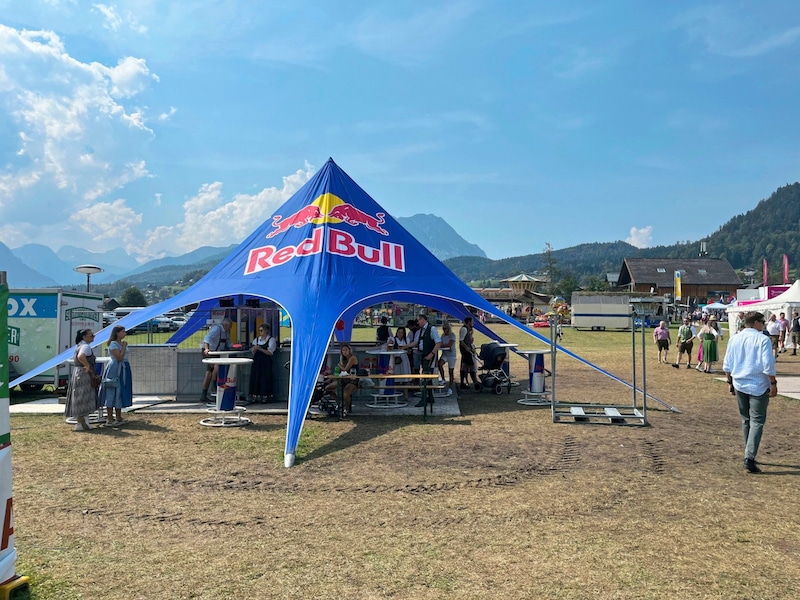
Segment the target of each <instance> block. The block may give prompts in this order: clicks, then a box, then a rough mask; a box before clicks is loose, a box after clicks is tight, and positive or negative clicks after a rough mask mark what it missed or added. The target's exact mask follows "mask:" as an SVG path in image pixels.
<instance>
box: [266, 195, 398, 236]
mask: <svg viewBox="0 0 800 600" xmlns="http://www.w3.org/2000/svg"><path fill="white" fill-rule="evenodd" d="M384 217H386V214H385V213H382V212H379V213H375V215H374V216H373V215H371V214H369V213H366V212H364V211H363V210H361V209H359V208H356V207H355V206H353V205H352V204H350V203H349V202H345V201H344V200H342V199H341V198H339V197H338V196H335V195H334V194H330V193H326V194H322V195H321V196H319V198H317V199H316V200H314V202H312V203H311V204H309V205H308V206H304V207H303V208H301V209H300V210H298V211H297V212H295V213H293V214H291V215H288V216H283V215H275V216H274V217H272V227H274V229H273V231H270V232H269V233H268V234H267V238H272V237H275V236H276V235H278V234H279V233H284V232H286V231H288V230H289V229H290V228H291V227H295V228H298V229H299V228H300V227H304V226H305V225H310V224H314V225H321V224H323V223H346V224H347V225H350V227H358V226H360V225H363V226H364V227H366V228H367V229H369V230H370V231H374V232H375V233H379V234H381V235H387V236H388V235H389V232H388V231H386V229H384V228H383V227H381V225H383V224H384V223H385V222H386V220H385V218H384Z"/></svg>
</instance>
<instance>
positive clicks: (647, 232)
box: [625, 225, 653, 248]
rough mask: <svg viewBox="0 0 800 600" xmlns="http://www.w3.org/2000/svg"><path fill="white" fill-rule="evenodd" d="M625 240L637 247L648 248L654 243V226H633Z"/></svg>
mask: <svg viewBox="0 0 800 600" xmlns="http://www.w3.org/2000/svg"><path fill="white" fill-rule="evenodd" d="M625 241H626V242H628V243H629V244H630V245H631V246H636V247H637V248H648V247H649V246H650V244H652V243H653V226H652V225H648V226H647V227H641V228H639V227H631V233H630V235H629V236H628V237H627V238H625Z"/></svg>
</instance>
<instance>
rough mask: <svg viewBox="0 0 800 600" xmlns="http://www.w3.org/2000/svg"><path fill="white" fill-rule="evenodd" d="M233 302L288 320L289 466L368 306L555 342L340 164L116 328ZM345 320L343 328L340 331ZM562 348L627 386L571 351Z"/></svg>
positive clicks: (191, 326) (187, 329) (184, 333)
mask: <svg viewBox="0 0 800 600" xmlns="http://www.w3.org/2000/svg"><path fill="white" fill-rule="evenodd" d="M232 295H244V296H248V297H255V298H265V299H267V300H271V301H273V302H276V303H277V304H279V305H281V306H282V307H283V308H284V310H285V311H286V312H287V313H288V314H289V316H290V317H291V321H292V329H291V331H292V336H291V349H292V357H293V360H292V362H291V371H290V376H289V414H288V419H287V431H286V444H285V448H284V462H285V465H286V466H287V467H289V466H291V465H292V464H294V460H295V452H296V449H297V442H298V439H299V437H300V432H301V430H302V427H303V421H304V419H305V415H306V412H307V410H308V407H309V404H310V401H311V396H312V392H313V390H314V384H315V382H316V379H317V374H318V373H319V370H320V368H321V366H322V363H323V361H324V360H325V352H326V350H327V347H328V341H329V340H330V338H331V335H332V333H336V334H337V335H338V336H339V337H340V338H342V337H343V338H346V339H349V333H350V331H349V328H350V327H352V322H353V319H354V318H355V316H356V315H357V314H358V313H359V312H360V311H361V310H363V309H364V308H367V307H370V306H373V305H375V304H379V303H381V302H388V301H390V300H392V301H397V302H414V303H417V304H422V305H425V306H428V307H430V308H432V309H435V310H439V311H442V312H444V313H447V314H450V315H452V316H454V317H457V318H462V319H463V318H464V317H466V316H469V315H470V311H469V309H468V308H467V307H468V306H473V307H475V308H478V309H480V310H483V311H485V312H487V313H489V314H492V315H494V316H496V317H498V318H500V319H503V320H505V321H506V322H508V323H510V324H511V325H514V326H516V327H518V328H519V329H521V330H523V331H525V332H526V333H528V334H530V335H532V336H534V337H536V338H538V339H540V340H542V341H544V342H547V343H549V340H547V339H546V338H544V337H543V336H542V335H540V334H538V333H537V332H535V331H533V330H531V329H529V328H527V327H525V326H523V325H520V324H519V323H518V322H517V321H515V320H513V319H509V318H507V316H506V315H505V314H504V313H503V312H502V311H501V310H499V309H498V308H497V307H495V306H494V305H492V304H490V303H489V302H487V301H486V300H484V299H483V298H481V297H480V296H479V295H478V294H477V293H476V292H475V291H473V290H472V289H471V288H470V287H469V286H467V285H466V284H465V283H464V282H462V281H461V280H460V279H458V277H456V276H455V275H454V274H453V272H452V271H450V270H449V269H448V268H447V267H445V266H444V265H443V264H442V263H441V262H440V261H439V260H438V259H437V258H436V257H435V256H434V255H433V254H431V253H430V252H429V251H428V250H427V249H426V248H424V247H423V246H422V244H420V243H419V242H418V241H417V240H415V239H414V238H413V237H412V236H411V235H410V234H409V233H408V232H407V231H406V230H405V229H403V227H402V226H400V225H399V224H398V223H397V221H395V220H394V219H393V218H392V217H391V216H390V215H388V214H387V213H386V212H385V211H384V210H383V209H382V208H381V207H380V206H379V205H378V204H377V203H376V202H375V201H374V200H373V199H372V198H370V196H369V195H368V194H367V193H366V192H365V191H364V190H362V189H361V188H360V187H359V186H358V185H357V184H356V183H355V182H354V181H353V180H352V179H351V178H350V177H349V176H348V175H347V174H346V173H345V172H344V171H343V170H342V169H340V168H339V166H338V165H336V163H334V162H333V159H329V160H328V161H327V162H326V163H325V165H324V166H323V167H322V169H321V170H320V171H319V172H317V173H316V174H315V175H314V177H312V178H311V179H310V180H309V181H308V182H307V183H306V184H305V185H304V186H303V187H302V188H301V189H300V190H298V191H297V192H296V193H295V194H294V195H293V196H292V197H291V198H290V199H289V200H287V201H286V203H285V204H284V205H283V206H281V207H280V208H279V209H278V210H277V211H276V212H275V214H274V215H273V216H272V217H271V218H270V219H269V220H268V221H267V222H265V223H264V224H263V225H261V227H259V228H258V229H256V230H255V231H254V232H253V233H252V234H251V235H250V237H248V238H247V239H246V240H244V241H243V242H242V243H241V244H240V245H239V246H238V247H237V248H236V249H235V250H234V251H233V252H232V253H231V254H230V255H229V256H228V257H227V258H226V259H225V260H223V261H222V262H220V263H219V264H218V265H217V266H216V267H214V268H213V269H212V270H211V271H209V273H208V274H207V275H206V276H205V277H203V278H202V279H201V280H200V281H198V282H197V283H195V284H194V285H193V286H191V287H190V288H187V289H186V290H184V291H183V292H181V293H180V294H178V295H176V296H174V297H173V298H170V299H169V300H166V301H164V302H161V303H159V304H156V305H153V306H149V307H147V308H145V309H142V310H139V311H136V312H134V313H131V314H130V315H128V316H126V317H124V318H122V319H120V320H119V321H117V322H115V323H114V325H122V326H124V327H126V328H127V329H130V328H131V327H133V326H135V325H137V324H139V323H144V322H147V321H148V320H149V319H152V318H153V317H156V316H158V315H161V314H164V313H166V312H168V311H170V310H174V309H176V308H180V307H182V306H186V305H188V304H193V303H200V306H201V307H202V306H203V305H204V304H205V305H211V304H212V301H213V300H214V299H216V298H220V297H225V296H232ZM198 312H200V311H198ZM340 319H342V320H343V321H344V322H345V330H343V331H338V332H337V331H335V325H336V323H337V321H339V320H340ZM201 324H202V323H201V322H200V319H199V318H198V319H196V320H195V321H194V322H193V321H189V322H187V323H186V325H184V326H183V327H182V328H181V330H180V331H179V332H178V333H179V335H176V336H173V338H172V340H171V341H173V342H178V341H181V339H185V338H186V337H188V335H190V334H191V333H192V332H193V331H194V330H196V329H197V328H199V327H200V326H201ZM476 325H479V324H476ZM110 330H111V326H109V327H107V328H106V329H105V330H103V331H101V332H98V334H97V335H96V338H95V339H96V340H99V341H96V342H95V345H98V344H100V343H102V340H105V339H107V337H108V335H109V334H110ZM484 331H488V330H485V329H484ZM492 337H494V338H497V336H496V335H494V334H492ZM559 350H560V351H562V352H565V353H566V354H568V355H570V356H572V357H574V358H576V359H577V360H579V361H581V362H583V363H584V364H587V365H588V366H590V367H592V368H593V369H595V370H597V371H600V372H602V373H604V374H605V375H607V376H609V377H611V378H613V379H615V380H617V381H619V382H621V383H623V384H625V385H627V386H629V384H628V383H627V382H624V381H622V380H621V379H619V378H617V377H616V376H614V375H612V374H610V373H608V372H606V371H604V370H603V369H600V368H599V367H597V366H595V365H592V364H591V363H589V362H587V361H585V360H583V359H582V358H580V357H578V356H577V355H575V354H573V353H572V352H569V351H568V350H565V349H564V348H561V347H559ZM72 352H73V351H72V350H67V351H65V352H62V353H61V354H60V355H59V356H57V357H55V358H53V359H51V360H50V361H48V362H46V363H44V364H42V365H40V366H39V367H38V368H37V369H34V370H33V371H29V372H28V373H26V374H25V375H24V376H22V377H20V378H18V379H16V380H15V381H12V382H11V385H12V386H14V385H17V384H19V383H22V382H23V381H25V380H26V379H28V378H29V377H33V376H34V375H36V374H38V373H41V372H42V371H45V370H47V369H49V368H52V367H54V366H56V365H58V364H61V363H63V362H65V361H66V360H67V359H68V358H70V357H71V356H72Z"/></svg>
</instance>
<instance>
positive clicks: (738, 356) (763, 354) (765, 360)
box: [722, 312, 778, 473]
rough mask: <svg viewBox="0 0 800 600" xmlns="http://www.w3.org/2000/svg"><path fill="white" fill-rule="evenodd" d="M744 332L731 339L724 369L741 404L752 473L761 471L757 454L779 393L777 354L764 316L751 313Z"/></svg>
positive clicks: (748, 466)
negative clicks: (770, 406)
mask: <svg viewBox="0 0 800 600" xmlns="http://www.w3.org/2000/svg"><path fill="white" fill-rule="evenodd" d="M744 324H745V328H744V331H742V332H741V333H738V334H736V335H734V336H733V337H732V338H731V340H730V341H729V342H728V349H727V351H726V352H725V359H724V360H723V362H722V370H723V371H725V375H726V376H727V379H728V384H729V386H730V392H731V395H733V396H736V401H737V402H738V403H739V414H740V415H741V417H742V433H743V435H744V468H745V469H746V470H747V471H748V472H749V473H760V472H761V469H760V468H759V466H758V465H757V464H756V454H757V453H758V446H759V444H760V443H761V434H762V433H763V431H764V423H765V422H766V420H767V405H768V404H769V399H770V398H774V397H775V396H776V395H777V394H778V382H777V380H776V379H775V355H774V354H773V352H772V344H771V342H770V340H769V338H767V337H766V336H765V335H762V330H763V329H764V315H763V314H762V313H760V312H749V313H747V314H746V315H745V318H744Z"/></svg>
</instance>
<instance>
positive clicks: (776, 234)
mask: <svg viewBox="0 0 800 600" xmlns="http://www.w3.org/2000/svg"><path fill="white" fill-rule="evenodd" d="M702 241H704V242H705V249H706V252H707V255H708V257H709V258H724V259H726V260H727V261H728V262H729V263H730V264H731V266H732V267H733V268H734V269H739V270H747V269H750V270H754V271H756V272H759V273H760V272H761V267H762V261H764V260H766V261H767V264H768V266H769V265H771V267H770V276H769V283H772V284H777V283H783V270H782V268H781V267H782V264H783V263H782V259H783V255H784V254H785V255H787V256H788V258H789V263H790V265H791V264H794V265H796V266H795V268H794V269H791V273H790V281H791V280H794V279H796V278H798V276H800V269H798V268H797V265H798V264H800V183H798V182H795V183H792V184H787V185H785V186H783V187H780V188H778V189H777V190H775V192H773V193H772V194H771V195H770V197H769V198H766V199H764V200H761V201H760V202H759V203H758V204H757V205H756V207H755V208H753V209H752V210H750V211H748V212H746V213H744V214H741V215H737V216H735V217H733V218H732V219H730V220H729V221H728V222H727V223H725V224H724V225H722V226H721V227H720V228H719V229H718V230H717V231H715V232H713V233H710V234H709V235H708V236H707V237H705V238H703V240H702ZM699 242H700V240H698V241H694V242H691V241H687V242H681V243H677V244H673V245H671V246H653V247H650V248H637V247H635V246H631V245H630V244H628V243H626V242H621V241H617V242H608V243H590V244H580V245H578V246H572V247H570V248H564V249H562V250H553V251H552V253H551V259H552V260H554V261H555V263H556V268H557V269H558V271H559V272H560V273H561V275H562V276H567V275H571V276H572V277H574V278H575V279H576V280H577V281H578V282H581V283H585V282H586V280H587V279H588V278H590V277H595V278H598V279H605V274H606V273H619V271H620V268H621V267H622V261H623V259H625V258H695V257H697V256H699V255H700V253H701V247H700V243H699ZM546 261H547V256H546V255H545V253H539V254H528V255H526V256H515V257H512V258H504V259H501V260H488V259H476V258H471V257H463V256H462V257H457V258H452V259H450V260H446V261H444V263H445V265H447V266H448V267H449V268H450V269H451V270H452V271H453V272H454V273H455V274H456V275H458V276H459V277H460V278H461V279H463V280H464V281H481V280H489V279H497V278H505V277H511V276H514V275H518V274H520V273H535V272H537V271H545V270H546Z"/></svg>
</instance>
